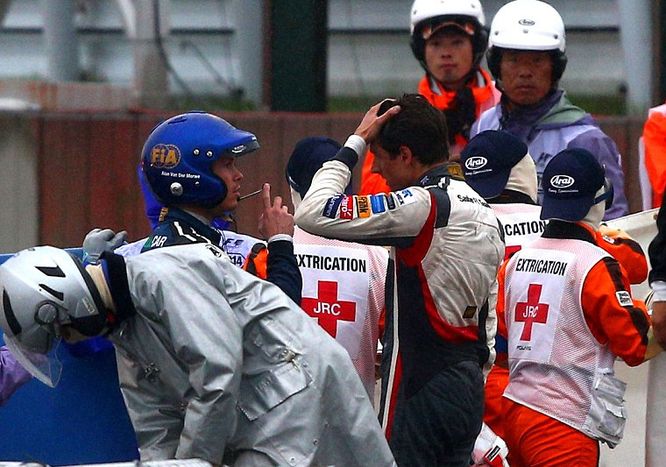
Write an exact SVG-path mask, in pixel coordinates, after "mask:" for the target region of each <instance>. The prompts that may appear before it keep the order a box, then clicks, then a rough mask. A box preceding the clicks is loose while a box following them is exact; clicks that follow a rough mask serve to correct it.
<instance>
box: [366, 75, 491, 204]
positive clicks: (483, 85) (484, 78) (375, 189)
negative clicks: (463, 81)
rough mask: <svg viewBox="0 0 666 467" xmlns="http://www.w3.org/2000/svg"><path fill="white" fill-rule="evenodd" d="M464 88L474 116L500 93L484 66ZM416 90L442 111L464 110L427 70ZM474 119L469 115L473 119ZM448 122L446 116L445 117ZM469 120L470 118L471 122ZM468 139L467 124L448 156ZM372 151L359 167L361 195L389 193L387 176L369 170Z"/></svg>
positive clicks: (454, 95) (456, 152) (454, 157)
mask: <svg viewBox="0 0 666 467" xmlns="http://www.w3.org/2000/svg"><path fill="white" fill-rule="evenodd" d="M466 89H468V90H469V92H471V95H472V96H471V97H472V98H473V100H474V119H476V118H478V117H479V115H481V113H483V112H484V111H486V110H488V109H490V108H491V107H493V106H494V105H495V104H497V102H499V98H500V93H499V91H498V90H497V88H495V83H494V82H493V81H492V78H491V77H490V74H488V72H487V71H485V70H483V69H479V70H478V71H477V72H476V73H474V74H473V75H472V78H471V79H470V81H469V82H468V83H467V86H466ZM418 93H419V94H421V95H422V96H423V97H425V98H426V99H428V102H430V103H431V104H432V106H433V107H435V108H436V109H439V110H442V111H451V112H453V111H460V112H463V110H462V107H465V105H462V104H461V103H460V101H459V99H457V98H458V92H456V91H448V90H446V89H444V88H443V87H442V86H440V85H439V84H438V83H437V81H436V80H435V79H434V78H433V77H432V76H430V75H429V74H426V75H425V76H423V78H421V81H420V82H419V85H418ZM474 119H471V120H472V121H473V120H474ZM447 123H448V119H447ZM470 123H471V122H470ZM468 140H469V128H466V129H465V128H463V129H462V131H461V132H460V133H456V135H455V144H452V145H451V148H450V150H451V157H450V159H451V160H457V159H458V158H459V157H460V151H462V149H463V148H464V147H465V145H466V144H467V141H468ZM374 160H375V155H374V154H373V153H372V152H371V151H368V153H367V154H366V156H365V160H364V161H363V166H362V168H361V186H360V189H359V193H360V194H362V195H374V194H375V193H388V192H389V191H391V189H390V188H389V187H388V185H387V184H386V180H384V177H382V176H381V175H380V174H378V173H372V164H373V162H374Z"/></svg>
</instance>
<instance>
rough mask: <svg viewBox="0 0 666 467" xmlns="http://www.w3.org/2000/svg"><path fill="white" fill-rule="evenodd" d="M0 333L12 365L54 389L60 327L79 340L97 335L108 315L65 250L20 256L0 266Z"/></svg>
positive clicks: (90, 282)
mask: <svg viewBox="0 0 666 467" xmlns="http://www.w3.org/2000/svg"><path fill="white" fill-rule="evenodd" d="M0 293H2V300H1V305H0V327H1V328H2V331H3V333H4V340H5V343H6V344H7V346H8V347H9V348H10V350H11V351H12V353H13V354H14V356H15V357H16V359H17V360H18V361H19V362H20V363H21V364H22V365H23V366H24V367H25V368H26V369H27V370H28V371H30V372H31V373H32V374H33V376H35V377H36V378H38V379H39V380H40V381H42V382H44V383H45V384H47V385H49V386H52V387H54V386H55V385H56V384H57V383H58V379H59V376H60V369H61V367H60V364H59V361H58V359H57V357H56V355H55V349H56V347H57V344H58V343H59V342H60V338H61V326H62V325H70V326H71V327H72V328H74V329H75V330H76V331H78V332H80V333H81V334H83V335H84V336H95V335H99V334H101V333H102V332H103V331H104V330H105V329H106V328H107V325H108V322H107V319H108V313H109V312H108V310H107V309H106V307H105V306H104V304H103V302H102V299H101V297H100V295H99V291H98V290H97V287H96V286H95V285H94V282H93V280H92V278H91V277H90V275H89V274H88V273H87V272H86V271H85V269H84V268H83V266H82V265H81V263H80V261H79V260H78V259H77V258H75V257H74V256H72V255H70V254H69V253H67V252H66V251H65V250H61V249H59V248H55V247H51V246H39V247H35V248H28V249H26V250H22V251H20V252H18V253H16V254H15V255H14V256H12V257H11V258H10V259H8V260H7V261H6V262H5V263H4V264H2V266H0Z"/></svg>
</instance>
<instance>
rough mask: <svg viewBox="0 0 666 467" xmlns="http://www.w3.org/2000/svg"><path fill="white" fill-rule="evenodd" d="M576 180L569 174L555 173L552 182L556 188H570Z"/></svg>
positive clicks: (551, 178)
mask: <svg viewBox="0 0 666 467" xmlns="http://www.w3.org/2000/svg"><path fill="white" fill-rule="evenodd" d="M575 181H576V180H574V178H573V177H571V176H569V175H553V176H552V177H550V184H551V185H552V186H553V187H555V188H569V187H570V186H571V185H573V184H574V182H575Z"/></svg>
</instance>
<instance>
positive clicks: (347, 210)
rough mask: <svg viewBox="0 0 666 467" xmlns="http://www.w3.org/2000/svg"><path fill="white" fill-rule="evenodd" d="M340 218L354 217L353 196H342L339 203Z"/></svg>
mask: <svg viewBox="0 0 666 467" xmlns="http://www.w3.org/2000/svg"><path fill="white" fill-rule="evenodd" d="M338 217H340V219H353V218H354V197H353V196H343V197H342V202H341V203H340V214H339V216H338Z"/></svg>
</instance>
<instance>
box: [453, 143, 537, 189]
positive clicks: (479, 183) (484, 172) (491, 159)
mask: <svg viewBox="0 0 666 467" xmlns="http://www.w3.org/2000/svg"><path fill="white" fill-rule="evenodd" d="M525 154H527V146H526V145H525V143H523V142H522V141H520V140H519V139H518V138H516V137H515V136H513V135H512V134H510V133H507V132H506V131H501V130H486V131H482V132H481V133H479V134H478V135H476V136H475V137H474V138H472V139H470V140H469V142H468V143H467V146H465V148H464V149H463V150H462V152H461V153H460V159H461V162H462V165H463V173H464V174H465V181H466V182H467V183H468V184H469V186H471V187H472V188H473V189H474V191H476V192H477V193H478V194H480V195H481V196H483V197H484V198H486V199H490V198H495V197H496V196H499V195H500V194H501V193H502V190H504V188H505V187H506V183H507V182H508V180H509V175H510V174H511V169H512V168H513V167H514V166H515V165H516V164H517V163H518V162H520V160H521V159H522V158H523V157H525Z"/></svg>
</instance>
